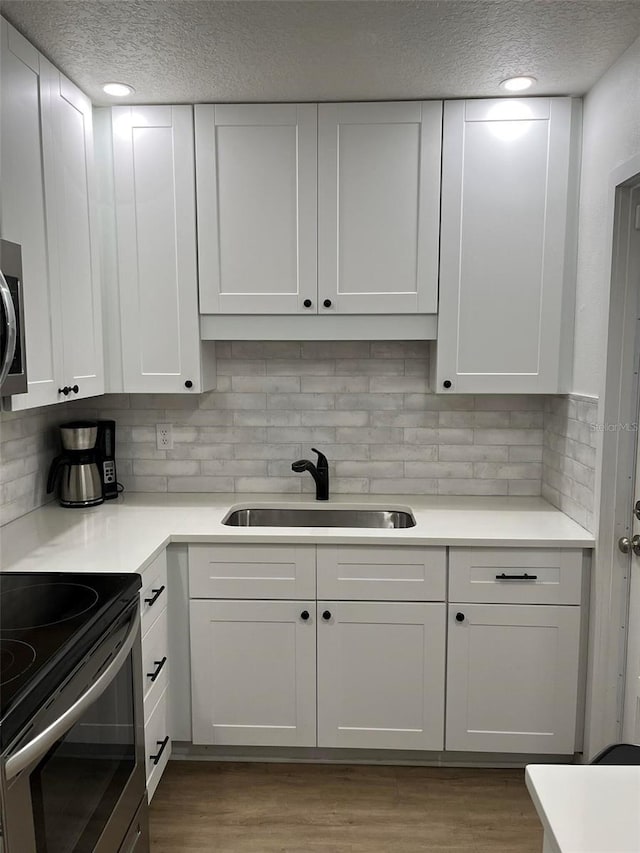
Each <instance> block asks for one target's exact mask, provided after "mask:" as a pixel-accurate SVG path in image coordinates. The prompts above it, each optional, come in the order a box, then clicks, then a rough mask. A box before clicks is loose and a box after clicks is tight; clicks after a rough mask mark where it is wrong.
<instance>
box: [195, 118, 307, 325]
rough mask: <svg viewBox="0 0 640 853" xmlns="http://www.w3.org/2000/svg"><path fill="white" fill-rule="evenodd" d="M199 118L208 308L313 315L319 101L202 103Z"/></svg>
mask: <svg viewBox="0 0 640 853" xmlns="http://www.w3.org/2000/svg"><path fill="white" fill-rule="evenodd" d="M195 117H196V161H197V164H198V168H197V188H198V236H199V242H198V255H199V268H200V310H201V311H202V313H204V314H206V313H226V314H295V313H297V312H298V311H314V312H315V304H316V246H317V241H316V220H317V212H316V145H317V107H316V106H315V105H314V104H255V105H223V106H219V105H218V106H212V105H197V106H196V108H195ZM305 300H306V301H307V302H309V303H310V304H309V305H308V307H305Z"/></svg>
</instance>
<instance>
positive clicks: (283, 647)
mask: <svg viewBox="0 0 640 853" xmlns="http://www.w3.org/2000/svg"><path fill="white" fill-rule="evenodd" d="M190 616H191V678H192V682H191V683H192V709H193V710H192V713H193V742H194V743H199V744H242V745H246V746H315V743H316V668H315V659H316V625H315V622H316V620H315V601H216V600H206V599H196V600H192V601H191V604H190Z"/></svg>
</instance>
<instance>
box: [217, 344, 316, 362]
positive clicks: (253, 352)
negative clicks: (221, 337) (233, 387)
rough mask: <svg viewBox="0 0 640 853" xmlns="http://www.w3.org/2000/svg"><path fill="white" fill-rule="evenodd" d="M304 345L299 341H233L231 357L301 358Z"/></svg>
mask: <svg viewBox="0 0 640 853" xmlns="http://www.w3.org/2000/svg"><path fill="white" fill-rule="evenodd" d="M301 348H302V345H301V344H300V343H299V341H233V342H232V343H231V357H232V358H242V359H247V358H248V359H256V358H267V359H269V360H275V359H281V358H290V359H294V358H295V359H299V358H300V353H301Z"/></svg>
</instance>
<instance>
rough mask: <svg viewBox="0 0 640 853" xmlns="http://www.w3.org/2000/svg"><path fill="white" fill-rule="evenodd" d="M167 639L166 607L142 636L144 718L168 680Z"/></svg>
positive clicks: (146, 718) (148, 715)
mask: <svg viewBox="0 0 640 853" xmlns="http://www.w3.org/2000/svg"><path fill="white" fill-rule="evenodd" d="M168 647H169V641H168V632H167V609H166V607H165V609H164V610H163V611H162V613H161V614H160V616H158V618H157V619H156V621H155V622H154V623H153V625H152V626H151V628H149V630H148V631H147V633H146V634H145V635H144V637H143V638H142V678H143V683H144V688H143V689H144V718H145V721H146V720H148V719H149V717H150V715H151V711H152V710H153V709H154V708H155V705H156V703H157V701H158V699H159V698H160V696H161V695H162V693H164V690H165V688H166V686H167V683H168V681H169V660H168V654H169V650H168Z"/></svg>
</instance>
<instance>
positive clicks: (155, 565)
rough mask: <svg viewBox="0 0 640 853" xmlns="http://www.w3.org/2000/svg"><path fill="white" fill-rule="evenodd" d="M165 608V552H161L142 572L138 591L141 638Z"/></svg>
mask: <svg viewBox="0 0 640 853" xmlns="http://www.w3.org/2000/svg"><path fill="white" fill-rule="evenodd" d="M166 606H167V552H166V549H165V550H163V551H161V552H160V554H158V556H157V557H156V558H155V560H154V561H153V562H152V563H151V564H150V565H149V566H147V568H146V569H145V570H144V575H143V578H142V589H141V591H140V620H141V626H142V627H141V630H142V636H143V637H144V636H145V634H146V633H147V631H148V630H149V628H150V627H151V626H152V625H153V623H154V622H155V621H156V619H157V618H158V616H159V615H160V614H161V613H162V611H163V610H164V609H165V608H166Z"/></svg>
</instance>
